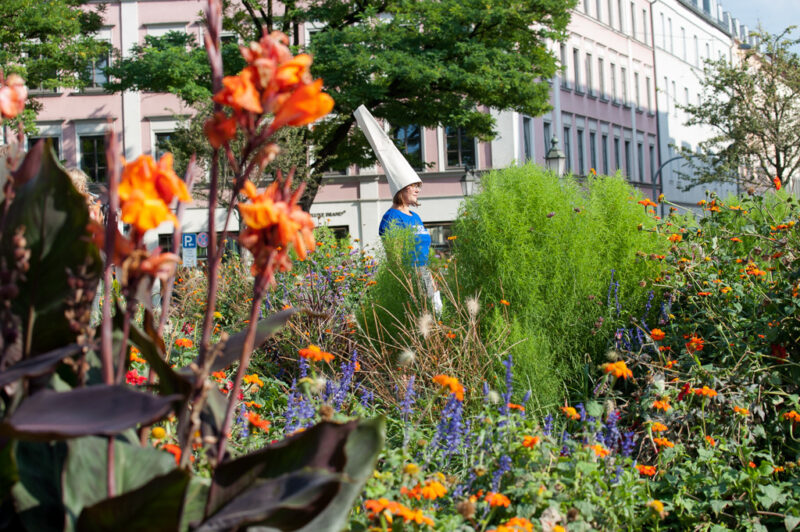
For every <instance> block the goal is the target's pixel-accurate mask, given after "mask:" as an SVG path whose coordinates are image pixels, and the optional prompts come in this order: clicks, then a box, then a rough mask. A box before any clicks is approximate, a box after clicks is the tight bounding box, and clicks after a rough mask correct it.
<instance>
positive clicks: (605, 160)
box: [600, 135, 608, 175]
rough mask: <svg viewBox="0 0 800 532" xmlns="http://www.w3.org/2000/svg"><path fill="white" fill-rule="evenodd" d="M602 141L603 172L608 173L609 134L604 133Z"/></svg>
mask: <svg viewBox="0 0 800 532" xmlns="http://www.w3.org/2000/svg"><path fill="white" fill-rule="evenodd" d="M600 142H601V145H600V149H601V150H602V152H603V173H604V174H605V175H608V135H603V136H602V137H601V139H600Z"/></svg>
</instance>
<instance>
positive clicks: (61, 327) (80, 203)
mask: <svg viewBox="0 0 800 532" xmlns="http://www.w3.org/2000/svg"><path fill="white" fill-rule="evenodd" d="M19 172H20V173H19V175H18V177H17V178H18V179H19V180H20V182H23V184H22V185H21V186H19V187H18V188H17V190H16V196H15V198H14V201H13V202H12V203H11V205H10V207H9V211H8V217H7V220H6V226H5V229H4V231H3V235H0V255H2V256H3V257H5V259H6V260H7V261H8V262H7V263H8V264H13V260H12V259H13V253H14V245H13V238H12V237H13V235H14V233H15V232H16V230H17V229H18V228H24V236H25V240H26V242H27V246H28V248H29V249H30V252H31V255H30V268H29V270H28V272H27V273H26V280H25V281H23V282H20V283H19V285H18V286H19V295H18V296H17V297H15V298H14V299H13V300H12V302H11V308H12V312H13V313H14V314H15V315H17V316H19V317H20V318H21V319H22V328H23V330H22V338H23V342H24V343H23V345H24V347H23V356H24V357H25V358H27V357H28V356H31V355H36V354H39V353H45V352H47V351H52V350H54V349H58V348H60V347H63V346H65V345H67V344H71V343H73V342H74V341H75V338H76V336H77V333H76V332H74V331H72V330H71V329H70V323H69V321H68V320H67V318H66V316H65V314H64V312H65V310H66V300H67V298H68V297H70V296H71V295H72V293H73V290H72V289H71V288H70V286H69V282H68V281H69V279H68V276H67V275H66V272H67V269H70V270H71V271H72V272H78V271H80V270H82V269H84V268H85V269H84V275H85V276H86V277H87V278H88V279H89V282H88V285H87V286H86V287H85V289H86V290H89V291H92V290H94V287H96V285H97V281H98V279H99V275H100V270H101V268H102V263H101V260H100V255H99V252H98V250H97V247H96V246H95V245H94V244H92V243H91V242H90V240H89V238H88V236H89V235H88V233H87V231H86V226H87V224H88V222H89V210H88V208H87V206H86V200H85V198H84V197H83V195H81V194H80V192H78V191H77V190H76V189H75V187H74V185H73V184H72V180H71V179H70V178H69V176H68V175H67V174H66V172H65V171H64V169H63V168H62V167H61V166H60V165H59V163H58V162H57V161H56V160H55V158H54V155H53V150H52V149H50V147H49V143H48V148H47V149H45V148H44V145H43V144H42V143H37V144H36V145H35V147H34V149H32V150H31V151H29V152H28V154H27V156H26V157H25V160H24V161H23V163H22V165H21V168H20V170H19Z"/></svg>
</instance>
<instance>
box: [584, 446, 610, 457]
mask: <svg viewBox="0 0 800 532" xmlns="http://www.w3.org/2000/svg"><path fill="white" fill-rule="evenodd" d="M589 448H590V449H591V450H593V451H594V454H595V456H599V457H600V458H605V457H606V456H608V455H609V454H611V451H609V450H608V449H606V448H605V447H603V446H602V445H600V444H599V443H595V444H594V445H590V446H589Z"/></svg>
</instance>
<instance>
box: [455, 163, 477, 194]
mask: <svg viewBox="0 0 800 532" xmlns="http://www.w3.org/2000/svg"><path fill="white" fill-rule="evenodd" d="M459 182H460V183H461V193H462V194H463V195H464V196H471V195H472V194H474V193H475V187H476V185H477V183H478V180H477V179H476V178H475V172H473V171H472V167H471V166H470V165H468V164H465V165H464V175H463V176H461V179H460V180H459Z"/></svg>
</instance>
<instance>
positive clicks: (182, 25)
mask: <svg viewBox="0 0 800 532" xmlns="http://www.w3.org/2000/svg"><path fill="white" fill-rule="evenodd" d="M188 25H189V23H188V22H168V23H164V24H147V25H146V26H145V27H144V28H145V31H146V32H147V35H150V36H152V37H163V36H164V35H166V34H167V33H169V32H171V31H178V32H181V33H187V31H186V28H187V26H188Z"/></svg>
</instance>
